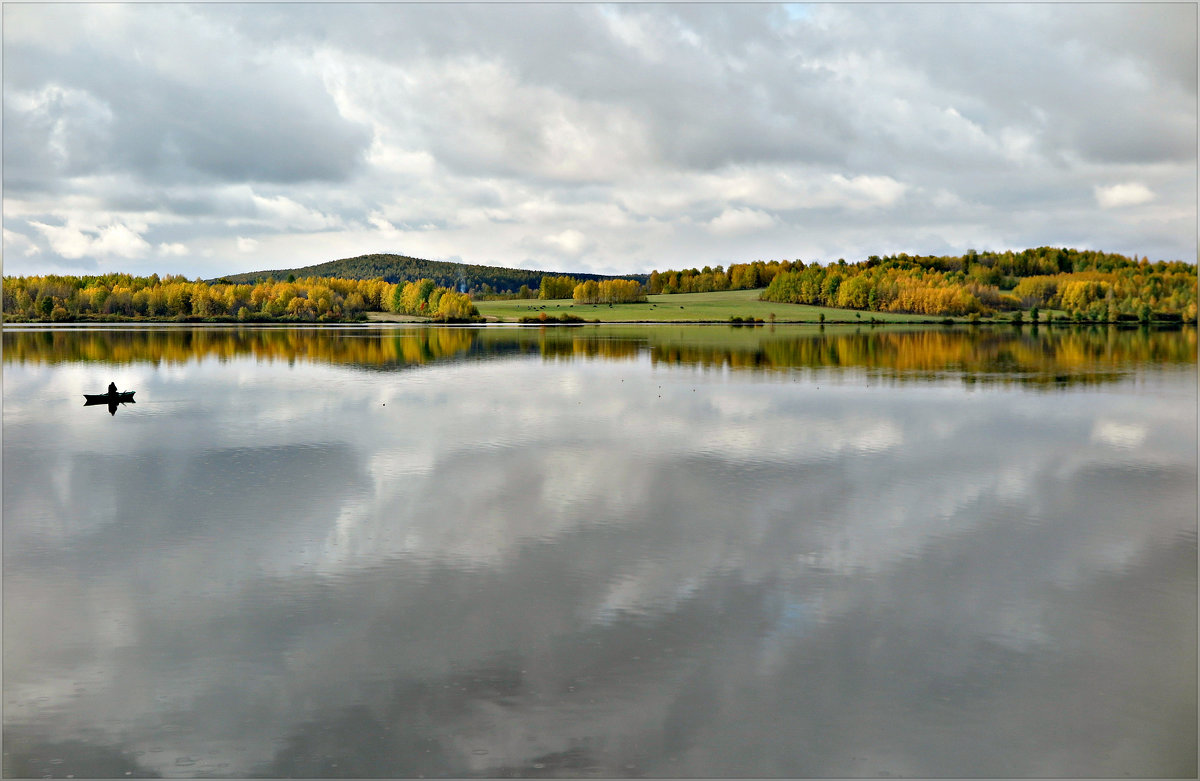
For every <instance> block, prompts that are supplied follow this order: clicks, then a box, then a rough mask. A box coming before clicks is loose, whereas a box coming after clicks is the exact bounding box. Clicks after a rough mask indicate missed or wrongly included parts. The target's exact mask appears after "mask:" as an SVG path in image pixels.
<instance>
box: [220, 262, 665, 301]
mask: <svg viewBox="0 0 1200 781" xmlns="http://www.w3.org/2000/svg"><path fill="white" fill-rule="evenodd" d="M289 274H294V275H295V276H296V277H297V278H300V277H339V278H341V279H376V278H382V279H385V280H387V281H388V282H411V281H413V280H416V279H432V280H433V281H434V283H436V284H437V285H439V286H442V287H449V288H456V289H460V290H461V289H465V290H466V291H468V292H474V293H479V292H489V291H487V290H485V288H484V285H487V286H488V288H490V290H492V291H496V292H512V293H515V292H516V291H518V290H519V289H520V288H521V285H528V286H529V287H530V289H532V290H537V289H538V286H539V285H541V283H542V277H543V276H545V275H549V276H559V275H562V274H568V275H569V276H572V277H575V278H576V279H579V280H581V281H582V280H585V279H595V280H602V279H615V278H616V277H613V276H608V275H604V274H577V273H570V272H562V271H530V270H529V269H523V268H501V267H499V266H476V265H472V264H470V263H450V262H447V261H444V260H422V259H421V258H410V257H408V256H406V255H391V254H378V255H359V256H358V257H355V258H343V259H342V260H331V261H328V262H326V263H318V264H316V265H315V266H301V267H299V268H290V269H289V268H285V269H274V270H271V271H251V272H247V273H245V274H228V275H226V276H223V277H221V278H220V280H219V281H226V280H228V281H229V282H236V283H238V284H244V283H253V282H259V281H262V280H264V279H266V278H267V277H273V278H275V279H287V277H288V275H289ZM620 278H622V279H636V280H638V281H639V282H643V283H644V282H646V281H647V280H648V279H649V276H648V275H646V274H624V275H621V277H620ZM213 281H218V280H213Z"/></svg>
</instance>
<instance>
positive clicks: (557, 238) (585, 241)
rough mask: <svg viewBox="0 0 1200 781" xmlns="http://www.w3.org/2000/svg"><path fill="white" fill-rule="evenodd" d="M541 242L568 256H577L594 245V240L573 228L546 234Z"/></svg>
mask: <svg viewBox="0 0 1200 781" xmlns="http://www.w3.org/2000/svg"><path fill="white" fill-rule="evenodd" d="M543 243H544V244H546V245H547V246H549V247H552V248H554V249H556V250H558V251H560V252H562V253H563V254H564V255H567V256H569V257H578V256H579V255H582V254H583V253H584V252H586V251H587V250H589V249H591V248H592V247H595V246H596V243H595V242H594V241H592V240H591V239H589V238H588V237H587V236H586V235H584V234H583V233H582V232H580V231H577V230H575V229H574V228H568V229H567V230H565V231H563V232H561V233H556V234H554V235H552V236H546V237H545V238H544V239H543Z"/></svg>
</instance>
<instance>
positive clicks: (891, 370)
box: [4, 326, 1196, 387]
mask: <svg viewBox="0 0 1200 781" xmlns="http://www.w3.org/2000/svg"><path fill="white" fill-rule="evenodd" d="M514 355H540V356H542V357H543V358H545V359H547V360H576V359H604V360H633V359H636V358H639V357H642V356H646V355H648V356H649V357H650V360H651V361H652V362H653V363H655V364H667V365H695V366H702V367H705V368H729V369H734V370H763V371H771V370H796V369H805V370H820V369H828V368H835V369H848V368H861V369H864V370H869V371H871V372H872V373H873V374H874V375H875V376H878V377H879V378H881V379H889V380H893V381H911V380H915V381H918V382H923V381H926V380H929V379H936V378H939V377H946V376H952V377H958V378H961V379H962V380H963V381H964V382H966V383H970V384H997V383H999V384H1020V385H1031V386H1044V387H1061V386H1065V385H1072V384H1103V383H1109V382H1112V381H1114V380H1120V379H1122V378H1124V377H1128V376H1129V375H1130V372H1132V371H1133V370H1135V369H1136V368H1138V367H1140V366H1149V365H1152V366H1161V365H1173V364H1189V363H1195V361H1196V331H1195V329H1194V328H1175V329H1163V328H1153V329H1152V328H1148V327H1142V328H1117V327H1115V326H1106V327H1099V326H1095V327H1059V328H1037V327H1032V328H1023V329H1016V328H988V329H981V328H965V327H963V328H950V329H947V328H924V329H912V330H902V329H896V328H889V329H870V328H862V327H829V328H824V327H821V328H817V327H809V326H780V327H771V328H770V329H753V330H746V329H739V328H729V327H723V326H716V327H713V326H707V327H705V326H656V327H649V328H648V327H644V326H633V327H630V326H603V327H597V326H589V327H586V328H569V329H568V328H420V327H413V328H361V329H356V328H337V329H333V328H327V329H320V330H306V329H298V328H165V329H154V328H136V329H127V330H120V329H107V328H86V329H74V330H68V329H50V328H37V327H34V328H28V329H20V330H7V329H6V330H5V332H4V360H5V363H18V364H24V363H51V364H57V363H72V362H80V361H83V362H105V363H109V364H113V365H123V364H133V363H140V362H150V363H153V364H154V365H156V366H157V365H160V364H180V363H187V362H192V361H203V360H206V359H210V358H215V359H217V360H219V361H226V360H231V359H234V358H239V357H254V358H255V359H257V360H260V361H266V362H277V361H282V362H287V363H289V364H292V363H294V362H296V361H302V362H307V363H321V364H333V365H351V366H357V367H361V368H371V369H385V370H386V369H398V368H406V367H413V366H423V365H427V364H431V363H435V362H440V361H446V360H453V359H463V358H467V357H471V358H477V359H479V358H482V359H495V358H505V357H512V356H514Z"/></svg>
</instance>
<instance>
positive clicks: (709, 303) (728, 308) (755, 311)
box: [475, 289, 940, 323]
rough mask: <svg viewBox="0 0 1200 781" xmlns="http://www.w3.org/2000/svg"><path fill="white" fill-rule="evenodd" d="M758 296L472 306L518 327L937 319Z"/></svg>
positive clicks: (697, 295)
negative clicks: (525, 321)
mask: <svg viewBox="0 0 1200 781" xmlns="http://www.w3.org/2000/svg"><path fill="white" fill-rule="evenodd" d="M761 292H762V291H761V289H760V290H724V291H720V292H716V293H674V294H670V295H658V296H649V300H648V301H646V303H638V304H611V305H610V304H576V303H574V302H573V301H571V300H570V299H557V300H548V301H542V300H538V299H513V300H508V301H476V302H475V306H476V308H477V309H479V314H481V315H483V316H484V317H485V318H487V319H489V320H499V321H501V322H517V321H519V320H520V319H521V318H522V317H537V316H538V315H539V314H541V313H542V312H545V313H546V316H547V317H554V318H557V317H558V316H559V315H560V314H562V313H564V312H565V313H568V314H571V315H574V316H576V317H582V318H583V319H585V320H600V321H602V322H605V323H632V322H729V320H730V318H733V317H740V318H742V319H746V318H750V317H753V318H756V319H759V320H764V321H766V322H770V321H771V316H772V315H774V317H775V321H776V322H780V323H816V322H819V321H820V319H821V315H822V314H824V315H825V322H846V323H859V322H870V319H871V318H872V317H874V318H875V319H876V320H877V321H882V322H888V323H914V322H930V321H932V320H938V319H940V318H932V317H929V316H927V315H901V314H891V313H887V312H859V311H855V310H853V309H833V308H830V307H822V306H808V305H807V304H779V303H774V302H771V301H759V300H758V295H759V293H761Z"/></svg>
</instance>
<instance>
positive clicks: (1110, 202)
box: [1093, 182, 1154, 209]
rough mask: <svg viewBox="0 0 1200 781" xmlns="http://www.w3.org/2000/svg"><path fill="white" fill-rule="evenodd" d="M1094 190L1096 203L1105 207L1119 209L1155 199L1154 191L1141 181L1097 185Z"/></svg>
mask: <svg viewBox="0 0 1200 781" xmlns="http://www.w3.org/2000/svg"><path fill="white" fill-rule="evenodd" d="M1093 192H1094V193H1095V195H1096V203H1098V204H1100V207H1101V208H1103V209H1119V208H1121V207H1122V206H1138V205H1140V204H1143V203H1149V202H1150V201H1153V200H1154V192H1153V191H1152V190H1151V189H1150V188H1149V187H1147V186H1146V185H1144V184H1141V183H1140V182H1128V183H1126V184H1114V185H1111V186H1109V187H1101V186H1099V185H1097V186H1096V187H1095V188H1094V189H1093Z"/></svg>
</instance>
